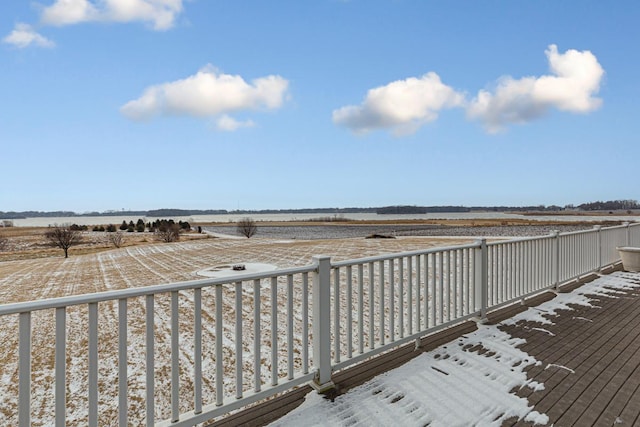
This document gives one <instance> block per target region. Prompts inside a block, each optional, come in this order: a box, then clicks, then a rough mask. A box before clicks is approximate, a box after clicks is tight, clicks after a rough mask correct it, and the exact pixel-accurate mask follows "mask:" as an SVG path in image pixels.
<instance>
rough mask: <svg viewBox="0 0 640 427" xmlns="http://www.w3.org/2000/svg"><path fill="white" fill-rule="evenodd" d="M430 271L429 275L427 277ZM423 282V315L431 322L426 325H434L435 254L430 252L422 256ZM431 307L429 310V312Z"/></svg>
mask: <svg viewBox="0 0 640 427" xmlns="http://www.w3.org/2000/svg"><path fill="white" fill-rule="evenodd" d="M429 266H431V270H429ZM429 271H431V277H429ZM424 283H425V292H426V295H425V299H424V315H425V318H426V317H427V316H428V317H429V318H430V319H431V322H429V323H428V324H427V327H429V326H431V327H433V326H435V325H436V307H437V304H436V254H434V253H431V254H428V255H427V256H425V257H424ZM429 308H431V312H429Z"/></svg>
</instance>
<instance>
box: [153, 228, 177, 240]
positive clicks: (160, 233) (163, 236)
mask: <svg viewBox="0 0 640 427" xmlns="http://www.w3.org/2000/svg"><path fill="white" fill-rule="evenodd" d="M155 235H156V239H157V240H160V241H161V242H165V243H171V242H177V241H178V240H180V226H179V225H178V224H162V225H160V227H158V229H157V230H156V231H155Z"/></svg>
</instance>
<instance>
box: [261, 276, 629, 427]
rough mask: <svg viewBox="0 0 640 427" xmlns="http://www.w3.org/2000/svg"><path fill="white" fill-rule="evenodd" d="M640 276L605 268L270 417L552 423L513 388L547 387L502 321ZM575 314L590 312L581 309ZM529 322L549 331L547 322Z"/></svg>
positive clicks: (520, 320)
mask: <svg viewBox="0 0 640 427" xmlns="http://www.w3.org/2000/svg"><path fill="white" fill-rule="evenodd" d="M639 279H640V274H629V273H615V274H612V275H609V276H602V277H600V278H598V279H596V280H595V281H593V282H591V283H588V284H586V285H584V286H582V287H580V288H578V289H576V290H574V291H573V292H571V293H567V294H559V295H558V296H557V297H556V298H554V299H553V300H551V301H548V302H546V303H544V304H542V305H540V306H537V307H533V308H529V309H528V310H527V311H525V312H523V313H521V314H519V315H517V316H515V317H514V318H512V319H508V320H506V321H505V322H503V323H502V324H499V325H495V326H485V325H480V326H479V329H478V330H477V331H475V332H473V333H470V334H467V335H464V336H462V337H460V338H458V339H457V340H455V341H453V342H451V343H448V344H446V345H444V346H441V347H439V348H438V349H436V350H433V351H430V352H426V353H423V354H421V355H420V356H418V357H416V358H415V359H412V360H411V361H409V362H408V363H406V364H404V365H403V366H401V367H399V368H396V369H394V370H391V371H389V372H386V373H384V374H382V375H379V376H377V377H375V378H374V379H372V380H370V381H368V382H367V383H365V384H363V385H361V386H359V387H355V388H354V389H352V390H349V391H348V392H347V393H346V394H343V395H340V396H338V397H336V398H335V400H334V401H333V402H332V401H330V400H328V399H325V398H323V397H322V396H320V395H318V394H317V393H316V392H311V393H309V394H308V395H307V397H306V400H305V402H304V403H303V404H302V405H301V406H300V407H298V408H297V409H295V410H294V411H292V412H290V413H289V414H287V415H286V416H285V417H283V418H281V419H279V420H278V421H276V422H274V423H272V424H271V425H272V426H295V425H305V426H314V425H317V426H320V425H323V426H324V425H335V426H386V425H402V426H424V425H430V426H434V427H435V426H467V425H495V426H500V425H501V424H502V423H503V422H505V421H507V420H513V419H518V420H524V421H527V422H530V423H533V424H548V423H549V417H548V416H547V415H546V414H544V413H539V412H538V411H536V410H535V409H534V406H533V404H531V403H529V401H528V400H527V398H525V397H521V396H518V395H517V394H516V393H515V391H517V390H519V389H523V388H529V389H531V391H542V390H544V384H542V383H539V382H536V381H534V380H532V379H528V378H527V373H526V372H525V368H527V367H530V366H540V365H542V362H540V361H538V360H536V359H535V357H533V356H531V355H529V354H527V353H525V352H524V351H522V350H521V349H520V347H521V346H522V345H523V344H524V343H525V342H526V341H525V340H524V339H522V338H515V337H512V336H511V335H509V334H508V333H506V332H504V331H503V330H501V326H504V325H522V326H525V325H526V324H527V323H529V322H535V323H542V324H553V321H552V319H553V318H554V317H556V316H558V315H559V313H558V311H559V310H573V307H575V306H578V307H579V306H583V307H598V306H597V305H596V303H597V301H598V298H601V297H608V298H619V297H620V296H621V295H623V294H624V293H625V291H629V290H632V289H636V288H640V284H638V283H639ZM573 320H574V321H576V322H584V320H585V319H584V318H582V317H579V316H578V317H576V318H574V319H573ZM587 320H588V319H587ZM525 327H526V326H525ZM526 328H528V329H530V330H533V331H537V332H542V333H545V334H546V332H545V330H544V329H542V328H530V327H526ZM550 368H560V369H567V370H568V372H571V371H572V370H571V369H569V368H566V367H564V366H560V365H553V364H547V365H546V366H545V367H544V368H543V369H550ZM520 394H522V393H520Z"/></svg>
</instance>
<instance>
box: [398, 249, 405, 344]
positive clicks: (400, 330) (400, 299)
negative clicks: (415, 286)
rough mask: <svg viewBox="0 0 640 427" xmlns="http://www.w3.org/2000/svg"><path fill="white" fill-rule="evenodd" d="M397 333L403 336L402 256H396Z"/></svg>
mask: <svg viewBox="0 0 640 427" xmlns="http://www.w3.org/2000/svg"><path fill="white" fill-rule="evenodd" d="M398 323H399V325H398V333H399V335H400V338H404V329H405V328H404V258H398Z"/></svg>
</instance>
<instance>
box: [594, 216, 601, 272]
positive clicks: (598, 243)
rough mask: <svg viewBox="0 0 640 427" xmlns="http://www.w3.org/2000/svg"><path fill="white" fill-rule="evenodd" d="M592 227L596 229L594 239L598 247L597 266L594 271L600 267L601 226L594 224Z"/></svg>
mask: <svg viewBox="0 0 640 427" xmlns="http://www.w3.org/2000/svg"><path fill="white" fill-rule="evenodd" d="M593 229H594V230H595V231H596V236H597V237H596V241H597V244H596V246H597V248H598V267H597V268H596V271H600V269H601V268H602V233H601V232H600V230H601V229H602V227H601V226H599V225H594V226H593Z"/></svg>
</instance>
